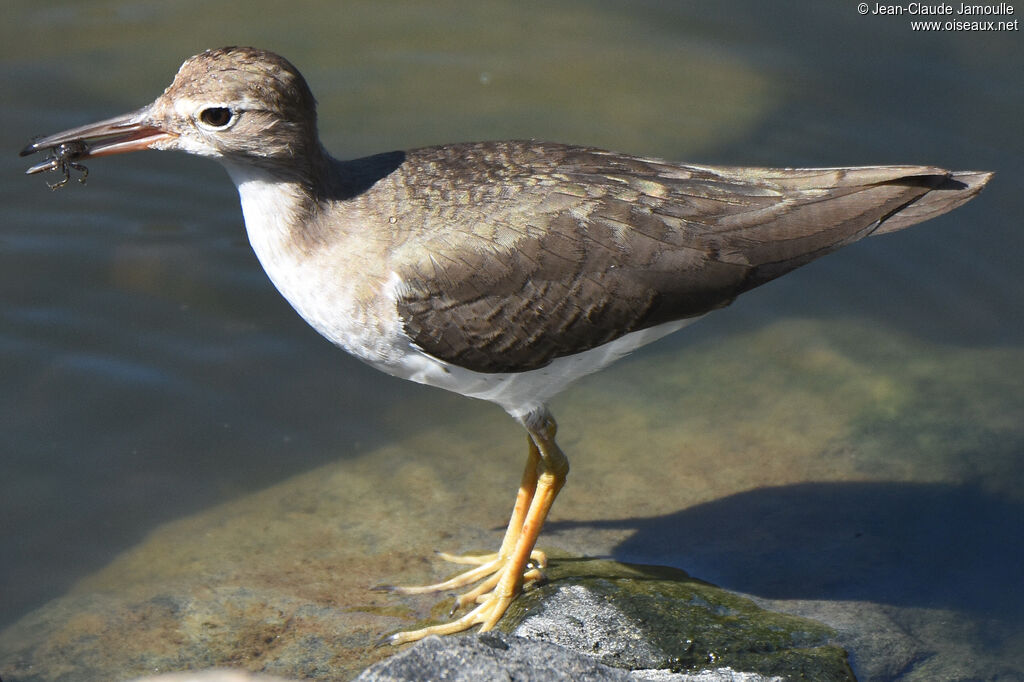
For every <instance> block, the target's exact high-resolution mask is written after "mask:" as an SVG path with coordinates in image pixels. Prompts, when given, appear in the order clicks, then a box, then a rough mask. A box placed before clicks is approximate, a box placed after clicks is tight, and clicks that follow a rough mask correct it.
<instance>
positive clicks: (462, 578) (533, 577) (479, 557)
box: [373, 549, 548, 613]
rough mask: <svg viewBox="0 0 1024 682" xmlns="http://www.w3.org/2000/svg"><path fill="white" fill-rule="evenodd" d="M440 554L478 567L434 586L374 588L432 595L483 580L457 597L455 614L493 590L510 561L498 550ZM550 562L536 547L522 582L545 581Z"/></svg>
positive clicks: (448, 559)
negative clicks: (545, 573) (546, 569)
mask: <svg viewBox="0 0 1024 682" xmlns="http://www.w3.org/2000/svg"><path fill="white" fill-rule="evenodd" d="M437 555H438V556H439V557H441V558H442V559H444V560H445V561H450V562H451V563H453V564H463V565H469V566H476V568H471V569H469V570H468V571H464V572H462V573H459V574H458V575H456V576H454V577H452V578H449V579H448V580H443V581H441V582H439V583H434V584H433V585H414V586H403V585H377V586H376V587H374V588H373V589H374V590H377V591H381V592H394V593H395V594H429V593H431V592H447V591H448V590H457V589H459V588H461V587H466V586H467V585H472V584H473V583H475V582H477V581H478V580H483V582H482V583H480V585H478V586H477V587H475V588H474V589H472V590H470V591H469V592H466V593H465V594H463V595H460V596H459V597H457V598H456V599H455V606H454V607H453V608H452V613H455V612H456V611H457V610H458V609H460V608H461V607H462V606H463V605H465V604H469V603H472V602H476V601H480V600H479V597H480V596H481V595H483V594H485V593H487V592H488V591H490V590H492V589H493V588H494V586H495V585H496V584H497V583H498V581H499V580H500V579H501V575H502V573H503V572H504V570H506V567H507V566H508V564H509V560H510V557H507V556H502V555H501V554H499V553H498V552H492V553H490V554H449V553H448V552H438V553H437ZM547 565H548V558H547V555H545V554H544V552H542V551H540V550H537V549H535V550H533V551H532V552H530V561H529V563H527V564H526V567H525V569H524V570H523V583H524V584H525V583H530V582H536V581H538V580H543V579H544V568H545V567H547Z"/></svg>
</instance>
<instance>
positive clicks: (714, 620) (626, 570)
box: [499, 559, 854, 681]
mask: <svg viewBox="0 0 1024 682" xmlns="http://www.w3.org/2000/svg"><path fill="white" fill-rule="evenodd" d="M499 627H501V628H502V629H504V630H507V631H510V632H512V633H514V634H516V635H519V636H522V637H528V638H530V639H535V640H540V641H546V642H551V643H554V644H558V645H560V646H564V647H566V648H569V649H571V650H573V651H577V652H579V653H582V654H586V655H589V656H593V657H595V658H596V659H597V660H599V661H601V662H602V663H605V664H606V665H611V666H615V667H619V668H626V669H630V670H638V669H663V670H670V671H672V672H699V671H701V670H706V669H707V670H717V669H719V668H722V667H726V666H728V667H730V668H731V669H733V670H740V671H749V672H755V673H758V674H760V675H764V676H776V675H777V676H781V677H783V678H787V679H788V678H794V679H814V680H821V681H826V680H852V679H854V676H853V673H852V671H851V670H850V667H849V665H848V663H847V660H846V652H845V651H844V650H843V649H842V648H840V647H838V646H836V645H835V644H834V643H833V642H834V638H835V634H836V633H835V632H834V631H833V630H831V629H830V628H828V627H826V626H824V625H822V624H821V623H818V622H815V621H812V620H808V619H805V618H798V617H794V616H788V615H784V614H780V613H774V612H771V611H767V610H764V609H761V608H759V607H758V606H757V605H756V604H754V602H753V601H751V600H749V599H745V598H743V597H739V596H737V595H735V594H732V593H730V592H728V591H726V590H722V589H720V588H717V587H715V586H713V585H709V584H708V583H705V582H702V581H700V580H696V579H694V578H692V577H690V576H689V575H687V574H686V573H685V572H683V571H680V570H677V569H673V568H666V567H659V566H637V565H629V564H622V563H618V562H614V561H599V560H586V559H571V560H562V561H554V562H552V565H551V567H550V568H549V582H547V583H546V584H544V585H542V586H540V587H538V588H536V589H533V590H530V591H528V592H527V593H526V594H524V595H523V596H522V597H521V598H520V599H519V600H517V601H516V602H515V603H514V604H513V606H512V608H511V609H510V613H509V616H508V617H507V618H506V619H505V620H503V621H502V623H501V624H500V625H499Z"/></svg>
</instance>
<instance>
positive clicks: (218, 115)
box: [199, 107, 234, 128]
mask: <svg viewBox="0 0 1024 682" xmlns="http://www.w3.org/2000/svg"><path fill="white" fill-rule="evenodd" d="M233 115H234V114H232V113H231V110H230V109H228V108H227V107H210V108H209V109H203V110H202V111H200V112H199V120H200V121H202V122H203V123H205V124H206V125H208V126H210V127H211V128H223V127H224V126H226V125H227V124H228V123H230V122H231V118H232V116H233Z"/></svg>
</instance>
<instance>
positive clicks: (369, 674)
mask: <svg viewBox="0 0 1024 682" xmlns="http://www.w3.org/2000/svg"><path fill="white" fill-rule="evenodd" d="M428 679H430V680H437V679H443V680H449V681H450V682H488V681H490V680H495V681H497V680H517V682H518V681H522V682H577V681H584V682H781V681H782V678H781V677H770V678H769V677H764V676H762V675H758V674H756V673H737V672H735V671H733V670H731V669H729V668H722V669H719V670H709V671H703V672H700V673H696V674H692V675H691V674H682V673H673V672H671V671H667V670H637V671H626V670H622V669H619V668H613V667H611V666H607V665H604V664H602V663H599V662H598V661H597V660H595V659H594V658H593V657H591V656H587V655H585V654H580V653H577V652H574V651H570V650H568V649H565V648H563V647H560V646H557V645H555V644H549V643H546V642H541V641H535V640H529V639H526V638H523V637H516V636H514V635H507V634H504V633H500V632H494V633H483V634H480V635H469V636H466V637H450V638H447V639H441V638H439V637H428V638H426V639H424V640H423V641H421V642H417V643H416V644H415V645H413V646H412V647H410V648H409V649H406V650H405V651H402V652H400V653H398V654H395V655H394V656H392V657H391V658H389V659H386V660H384V661H381V662H379V663H375V664H374V665H372V666H371V667H370V668H368V669H367V670H365V671H364V672H363V673H362V674H361V675H359V677H357V678H356V682H416V681H419V680H428Z"/></svg>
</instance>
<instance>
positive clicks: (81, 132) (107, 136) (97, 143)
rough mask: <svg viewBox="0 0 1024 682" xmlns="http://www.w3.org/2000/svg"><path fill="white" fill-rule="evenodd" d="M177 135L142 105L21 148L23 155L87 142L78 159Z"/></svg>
mask: <svg viewBox="0 0 1024 682" xmlns="http://www.w3.org/2000/svg"><path fill="white" fill-rule="evenodd" d="M174 137H177V135H176V134H175V133H172V132H168V131H166V130H163V129H161V128H159V127H157V126H156V125H154V124H153V122H152V121H151V120H150V117H149V107H143V108H142V109H138V110H136V111H132V112H129V113H127V114H122V115H121V116H115V117H114V118H108V119H106V120H104V121H99V122H97V123H90V124H88V125H84V126H79V127H77V128H71V129H69V130H64V131H62V132H59V133H55V134H53V135H48V136H46V137H43V138H40V139H38V140H33V141H32V143H31V144H29V145H28V146H27V147H25V148H24V149H22V150H21V156H27V155H29V154H33V153H35V152H42V151H46V150H47V149H53V148H54V147H57V146H59V145H62V144H66V143H70V142H79V143H82V144H83V145H84V148H83V149H82V150H81V151H80V152H78V153H76V154H75V155H74V156H75V158H77V159H84V158H92V157H97V156H109V155H110V154H124V153H126V152H134V151H139V150H141V149H148V148H149V147H151V146H152V145H153V144H154V143H156V142H159V141H162V140H168V139H171V138H174ZM48 166H49V164H47V163H41V164H38V165H36V166H33V167H32V168H30V169H28V171H27V172H28V173H30V174H31V173H38V172H41V171H43V170H47V168H48Z"/></svg>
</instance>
